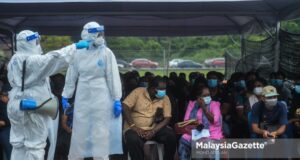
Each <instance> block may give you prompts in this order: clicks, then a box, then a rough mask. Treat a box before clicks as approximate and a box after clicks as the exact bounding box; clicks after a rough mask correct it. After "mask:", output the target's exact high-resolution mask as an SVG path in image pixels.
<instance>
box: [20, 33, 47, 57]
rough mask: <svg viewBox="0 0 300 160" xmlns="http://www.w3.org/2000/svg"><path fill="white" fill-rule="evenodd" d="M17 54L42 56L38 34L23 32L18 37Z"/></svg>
mask: <svg viewBox="0 0 300 160" xmlns="http://www.w3.org/2000/svg"><path fill="white" fill-rule="evenodd" d="M16 40H17V50H16V51H17V53H26V54H42V50H41V45H40V35H39V33H38V32H33V31H30V30H23V31H21V32H20V33H19V34H18V35H17V39H16Z"/></svg>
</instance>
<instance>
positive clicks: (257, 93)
mask: <svg viewBox="0 0 300 160" xmlns="http://www.w3.org/2000/svg"><path fill="white" fill-rule="evenodd" d="M262 91H263V88H262V87H255V88H254V89H253V93H254V94H255V95H257V96H259V95H261V94H262Z"/></svg>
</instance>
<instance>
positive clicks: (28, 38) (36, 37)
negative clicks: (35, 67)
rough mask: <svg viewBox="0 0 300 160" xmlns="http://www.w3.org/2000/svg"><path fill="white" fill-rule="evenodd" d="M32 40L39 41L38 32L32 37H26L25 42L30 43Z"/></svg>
mask: <svg viewBox="0 0 300 160" xmlns="http://www.w3.org/2000/svg"><path fill="white" fill-rule="evenodd" d="M34 39H40V35H39V33H38V32H35V33H34V34H33V35H30V36H27V37H26V40H27V42H28V41H32V40H34Z"/></svg>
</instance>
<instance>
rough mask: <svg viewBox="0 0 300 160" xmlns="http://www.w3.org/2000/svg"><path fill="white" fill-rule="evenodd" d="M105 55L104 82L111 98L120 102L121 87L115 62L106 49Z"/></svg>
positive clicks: (111, 54) (114, 58) (112, 54)
mask: <svg viewBox="0 0 300 160" xmlns="http://www.w3.org/2000/svg"><path fill="white" fill-rule="evenodd" d="M106 55H107V56H106V65H107V66H106V71H105V72H106V73H105V74H106V82H107V84H108V88H109V90H110V93H111V96H112V98H113V99H114V100H120V99H121V98H122V85H121V79H120V73H119V68H118V64H117V60H116V57H115V55H114V53H113V52H112V51H111V50H110V49H109V48H107V49H106Z"/></svg>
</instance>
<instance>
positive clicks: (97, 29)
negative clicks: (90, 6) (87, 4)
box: [88, 26, 104, 33]
mask: <svg viewBox="0 0 300 160" xmlns="http://www.w3.org/2000/svg"><path fill="white" fill-rule="evenodd" d="M103 31H104V27H103V26H100V27H96V28H89V29H88V33H98V32H103Z"/></svg>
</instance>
